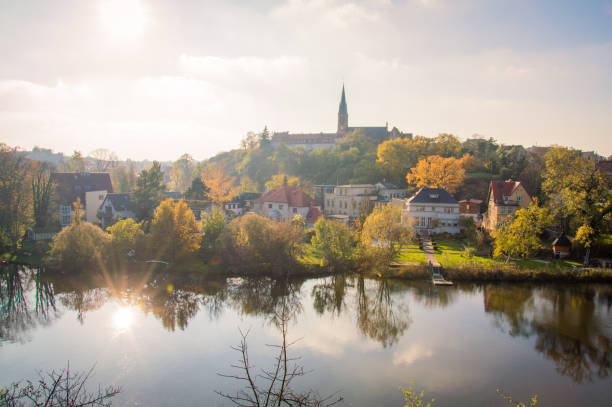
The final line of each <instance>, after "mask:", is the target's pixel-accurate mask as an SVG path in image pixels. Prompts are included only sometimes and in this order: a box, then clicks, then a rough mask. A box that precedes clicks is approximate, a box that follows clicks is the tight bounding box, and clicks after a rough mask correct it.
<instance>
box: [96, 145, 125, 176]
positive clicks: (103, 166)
mask: <svg viewBox="0 0 612 407" xmlns="http://www.w3.org/2000/svg"><path fill="white" fill-rule="evenodd" d="M89 156H90V157H91V158H93V160H94V169H95V171H99V172H106V171H108V170H110V169H111V168H115V167H116V166H117V162H118V161H119V157H117V154H115V153H114V152H112V151H110V150H107V149H106V148H98V149H96V150H93V151H92V152H90V153H89Z"/></svg>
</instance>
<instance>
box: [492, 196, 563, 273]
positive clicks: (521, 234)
mask: <svg viewBox="0 0 612 407" xmlns="http://www.w3.org/2000/svg"><path fill="white" fill-rule="evenodd" d="M552 221H553V217H552V215H551V214H550V211H549V210H548V208H540V207H539V206H538V203H537V200H536V201H535V202H534V203H532V204H531V205H529V207H528V208H524V209H519V210H518V211H516V215H515V216H514V218H508V220H507V222H508V223H507V224H506V225H503V226H502V227H500V228H498V230H497V232H495V236H494V237H495V243H494V245H495V250H494V252H493V254H494V255H495V256H496V257H501V256H504V257H506V261H508V260H509V259H510V257H519V258H526V257H529V256H531V255H533V254H534V253H535V251H536V250H538V249H541V248H543V247H544V246H543V245H542V241H541V239H540V235H541V234H542V231H543V230H544V228H545V227H547V226H549V225H550V224H551V223H552Z"/></svg>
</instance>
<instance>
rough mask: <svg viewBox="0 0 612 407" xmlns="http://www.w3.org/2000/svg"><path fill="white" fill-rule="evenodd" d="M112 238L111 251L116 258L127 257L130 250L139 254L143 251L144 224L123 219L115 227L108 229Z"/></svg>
mask: <svg viewBox="0 0 612 407" xmlns="http://www.w3.org/2000/svg"><path fill="white" fill-rule="evenodd" d="M106 230H107V231H108V233H110V236H111V245H110V247H111V250H112V253H113V254H115V256H119V257H125V256H127V253H128V252H129V251H130V250H135V251H136V254H139V253H140V251H141V249H143V242H144V236H145V234H144V232H143V230H142V223H136V222H135V221H134V219H130V218H128V219H121V220H119V221H117V222H116V223H115V224H114V225H112V226H109V227H108V228H106Z"/></svg>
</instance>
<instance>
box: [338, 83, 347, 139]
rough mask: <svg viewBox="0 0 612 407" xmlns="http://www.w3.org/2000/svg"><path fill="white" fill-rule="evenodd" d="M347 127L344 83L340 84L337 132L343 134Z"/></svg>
mask: <svg viewBox="0 0 612 407" xmlns="http://www.w3.org/2000/svg"><path fill="white" fill-rule="evenodd" d="M347 128H348V111H347V109H346V96H345V94H344V84H342V97H341V98H340V108H339V109H338V134H345V133H346V129H347Z"/></svg>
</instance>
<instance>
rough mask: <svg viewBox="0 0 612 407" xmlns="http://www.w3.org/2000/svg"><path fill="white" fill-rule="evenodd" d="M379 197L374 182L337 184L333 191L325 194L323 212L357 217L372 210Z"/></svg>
mask: <svg viewBox="0 0 612 407" xmlns="http://www.w3.org/2000/svg"><path fill="white" fill-rule="evenodd" d="M377 199H378V190H377V189H376V186H374V185H372V184H349V185H337V186H335V187H334V190H333V192H331V193H329V192H326V193H325V194H324V206H323V212H324V213H325V215H348V216H350V217H352V218H356V217H358V216H359V215H360V214H361V213H368V212H370V210H371V209H372V207H373V206H374V202H375V201H376V200H377Z"/></svg>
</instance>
